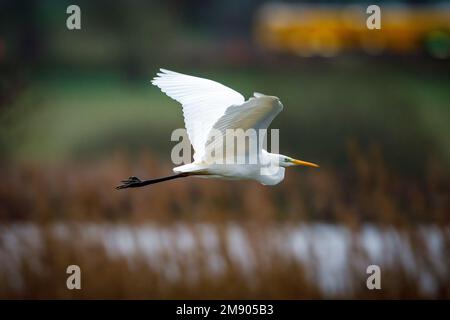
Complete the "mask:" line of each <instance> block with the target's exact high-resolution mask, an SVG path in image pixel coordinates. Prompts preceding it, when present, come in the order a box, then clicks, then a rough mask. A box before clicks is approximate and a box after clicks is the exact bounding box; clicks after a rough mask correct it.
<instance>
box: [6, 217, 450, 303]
mask: <svg viewBox="0 0 450 320" xmlns="http://www.w3.org/2000/svg"><path fill="white" fill-rule="evenodd" d="M44 228H45V230H44ZM48 232H50V233H51V235H52V237H54V238H55V239H56V240H57V241H61V243H63V244H64V245H66V246H67V248H70V247H71V246H74V245H75V246H79V247H81V248H83V246H86V250H88V248H87V246H88V245H89V244H96V245H100V246H102V247H103V248H104V249H105V251H106V253H107V256H108V257H109V258H110V259H121V258H125V259H126V260H127V262H128V266H129V268H130V270H133V267H134V264H135V262H136V261H137V258H139V259H142V258H144V259H145V261H146V264H147V265H148V267H149V268H152V269H153V270H155V271H156V272H158V273H159V274H160V275H161V277H164V278H166V279H167V280H169V281H179V280H180V277H182V276H183V277H186V275H187V277H188V279H184V280H188V281H192V282H195V281H196V279H198V277H199V272H205V270H206V272H208V273H210V274H211V275H212V276H215V275H220V274H221V273H224V272H225V271H226V268H227V263H226V261H225V259H226V258H228V259H230V260H231V262H232V264H233V265H234V266H236V267H237V268H238V269H239V271H240V272H242V273H245V274H247V275H248V279H249V281H251V274H252V272H253V271H255V270H256V268H257V267H258V265H257V264H258V263H259V264H266V263H267V264H273V263H276V261H271V260H270V259H272V257H273V255H271V254H273V253H276V254H278V255H279V256H280V257H285V258H290V259H293V260H294V261H296V262H298V263H299V264H301V265H302V266H303V267H304V268H303V269H304V272H305V273H306V276H307V278H308V279H309V280H310V281H314V282H315V283H316V284H317V285H318V286H319V288H320V290H321V291H322V292H323V294H324V295H325V296H330V297H332V296H334V295H337V294H344V293H349V292H351V291H352V290H353V288H354V286H355V283H354V282H355V279H363V280H364V279H366V278H367V277H368V275H367V274H366V268H367V266H368V265H371V264H376V265H379V266H380V267H381V272H382V273H383V270H384V269H387V268H397V269H398V268H400V270H403V271H404V272H405V273H407V274H408V275H410V276H411V277H412V278H415V279H418V281H419V286H420V288H421V290H422V291H423V293H424V294H427V295H430V296H433V295H434V294H435V293H436V290H438V286H439V283H440V282H441V281H444V282H446V281H449V279H450V275H449V270H448V266H447V261H448V260H447V259H448V256H447V252H448V248H447V244H448V239H449V236H450V229H449V228H446V229H443V228H439V227H437V226H432V225H428V226H422V227H418V228H417V229H415V230H414V233H413V234H414V235H412V233H411V231H409V232H406V231H401V230H396V229H394V228H390V227H387V228H380V227H375V226H373V225H365V226H364V227H362V228H360V229H358V230H350V229H348V228H346V227H344V226H339V225H330V224H307V225H304V224H298V225H286V224H283V225H276V226H265V227H264V228H263V229H259V228H256V227H254V228H249V227H248V226H247V227H245V226H242V225H239V224H233V223H229V224H225V225H220V226H218V225H215V224H207V223H202V224H176V225H170V226H162V225H156V224H145V225H140V226H135V225H128V224H127V225H125V224H123V225H121V224H114V225H113V224H63V223H60V224H53V225H51V226H47V227H42V226H39V225H36V224H11V225H4V226H0V275H3V279H6V281H7V282H8V285H9V286H11V287H13V288H15V290H17V291H20V290H24V289H26V284H25V283H24V279H23V276H22V274H21V271H20V270H21V265H22V264H23V263H24V262H25V261H26V262H27V263H28V264H29V265H30V266H31V268H32V269H33V270H34V271H35V272H36V273H40V272H42V271H43V270H45V264H44V262H43V261H42V259H40V258H39V257H40V254H41V253H42V251H43V250H45V249H46V242H45V238H44V237H45V236H47V237H48ZM418 245H419V246H421V247H420V250H418V248H417V246H418ZM224 246H225V248H226V250H225V252H227V253H228V256H227V257H225V256H224V253H223V252H224V251H223V247H224ZM355 250H356V252H359V254H355ZM49 253H50V254H52V252H51V251H50V252H49ZM199 255H202V256H203V257H204V259H203V261H205V263H206V265H205V266H204V268H202V269H201V268H199V267H198V259H197V258H198V256H199ZM73 263H76V261H73ZM181 266H182V267H183V270H184V273H182V272H181V270H180V267H181ZM200 270H203V271H200ZM355 272H356V273H358V274H357V276H356V277H355ZM0 279H1V278H0ZM364 281H365V280H364ZM364 285H365V284H364ZM382 286H383V283H382Z"/></svg>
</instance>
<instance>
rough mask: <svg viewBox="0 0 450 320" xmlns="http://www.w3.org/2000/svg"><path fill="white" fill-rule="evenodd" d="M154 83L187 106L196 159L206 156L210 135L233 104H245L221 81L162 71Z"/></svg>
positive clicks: (187, 117)
mask: <svg viewBox="0 0 450 320" xmlns="http://www.w3.org/2000/svg"><path fill="white" fill-rule="evenodd" d="M160 71H161V72H159V73H157V76H156V77H155V78H154V79H153V80H152V83H153V84H154V85H155V86H157V87H159V88H160V89H161V91H162V92H164V93H165V94H167V95H168V96H169V97H170V98H172V99H174V100H176V101H178V102H179V103H181V105H182V106H183V116H184V123H185V126H186V130H187V133H188V136H189V140H190V141H191V144H192V146H193V147H194V151H195V154H194V160H199V159H201V158H202V157H203V155H204V153H205V145H206V140H207V137H208V133H209V132H210V130H211V128H212V127H213V125H214V123H216V122H217V120H218V119H219V118H220V117H221V116H222V115H224V114H225V110H227V108H228V107H230V106H232V105H240V104H242V103H244V101H245V99H244V97H243V96H242V95H241V94H240V93H239V92H236V91H234V90H233V89H230V88H228V87H226V86H224V85H222V84H220V83H218V82H215V81H212V80H208V79H203V78H198V77H194V76H189V75H185V74H181V73H178V72H174V71H170V70H166V69H160Z"/></svg>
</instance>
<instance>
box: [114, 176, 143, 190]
mask: <svg viewBox="0 0 450 320" xmlns="http://www.w3.org/2000/svg"><path fill="white" fill-rule="evenodd" d="M140 186H142V181H141V179H139V178H137V177H129V178H128V179H126V180H122V184H121V185H120V186H117V187H116V189H125V188H136V187H140Z"/></svg>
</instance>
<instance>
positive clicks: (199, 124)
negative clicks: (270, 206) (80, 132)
mask: <svg viewBox="0 0 450 320" xmlns="http://www.w3.org/2000/svg"><path fill="white" fill-rule="evenodd" d="M160 71H161V72H159V73H157V76H156V77H155V78H154V79H153V81H152V83H153V84H154V85H155V86H157V87H159V88H160V89H161V91H163V92H164V93H166V94H167V95H168V96H169V97H170V98H172V99H174V100H176V101H178V102H179V103H181V105H182V106H183V115H184V123H185V126H186V129H187V133H188V136H189V140H190V141H191V143H192V146H193V147H194V152H195V153H194V162H192V163H189V164H185V165H182V166H179V167H175V168H174V169H173V171H174V172H175V175H172V176H168V177H162V178H157V179H151V180H140V179H138V178H136V177H130V178H128V179H127V180H123V181H122V183H123V184H122V185H120V186H118V187H117V189H125V188H136V187H143V186H146V185H149V184H154V183H158V182H163V181H167V180H171V179H177V178H182V177H188V176H196V177H204V178H221V179H232V180H243V179H253V180H256V181H258V182H260V183H261V184H263V185H276V184H278V183H280V182H281V181H283V179H284V171H285V169H284V168H285V167H290V166H309V167H318V165H316V164H314V163H311V162H306V161H302V160H296V159H293V158H291V157H288V156H285V155H282V154H275V153H270V152H267V151H266V150H264V149H263V148H262V143H261V137H259V135H256V136H252V137H249V139H257V140H258V141H249V142H250V143H249V145H250V144H251V142H254V143H256V145H257V146H258V148H256V149H251V150H250V149H249V148H248V147H247V145H245V147H244V148H241V150H240V152H243V153H244V154H245V157H247V158H248V157H249V156H252V155H253V156H256V157H255V158H256V159H257V161H256V162H255V163H244V164H242V163H241V164H239V163H238V164H236V163H234V164H229V162H222V163H218V162H217V161H214V159H212V157H211V154H212V153H211V152H210V149H211V148H212V147H214V148H215V149H214V150H220V148H222V147H223V146H222V145H219V146H218V145H217V143H218V142H217V141H220V143H224V142H225V141H226V135H227V134H228V132H230V130H228V129H243V130H248V129H254V130H256V131H259V130H267V128H268V127H269V125H270V123H271V122H272V120H273V119H274V118H275V116H276V115H278V113H280V111H281V110H283V105H282V104H281V102H280V100H279V99H278V98H277V97H274V96H266V95H263V94H260V93H254V96H253V97H251V98H250V99H248V100H247V101H245V99H244V97H243V96H242V95H241V94H240V93H238V92H236V91H234V90H233V89H230V88H228V87H226V86H224V85H222V84H220V83H218V82H215V81H212V80H208V79H203V78H198V77H194V76H189V75H185V74H181V73H177V72H174V71H169V70H165V69H160ZM211 132H216V133H217V132H218V133H219V135H222V136H221V137H219V138H221V139H212V140H211ZM215 138H217V136H215ZM218 147H219V148H218ZM226 148H227V146H225V149H226ZM222 150H223V149H222ZM233 151H234V146H233ZM255 152H256V153H257V154H251V153H255ZM268 165H271V166H272V169H273V167H275V169H276V170H272V171H269V170H268V171H267V172H263V170H262V169H263V168H264V167H265V166H268Z"/></svg>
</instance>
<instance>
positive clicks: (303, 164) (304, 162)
mask: <svg viewBox="0 0 450 320" xmlns="http://www.w3.org/2000/svg"><path fill="white" fill-rule="evenodd" d="M292 163H294V164H296V165H298V166H305V167H314V168H319V165H317V164H315V163H312V162H306V161H302V160H296V159H292Z"/></svg>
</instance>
